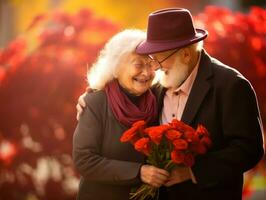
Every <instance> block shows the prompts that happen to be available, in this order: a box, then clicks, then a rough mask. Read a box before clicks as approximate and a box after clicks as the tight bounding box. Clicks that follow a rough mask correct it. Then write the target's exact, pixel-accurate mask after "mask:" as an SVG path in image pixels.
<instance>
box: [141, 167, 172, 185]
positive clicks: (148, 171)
mask: <svg viewBox="0 0 266 200" xmlns="http://www.w3.org/2000/svg"><path fill="white" fill-rule="evenodd" d="M140 178H141V181H142V182H144V183H147V184H149V185H151V186H153V187H156V188H159V187H161V186H162V185H163V184H164V183H165V182H166V181H167V180H168V178H169V173H168V172H167V171H166V170H164V169H160V168H157V167H154V166H152V165H142V166H141V168H140Z"/></svg>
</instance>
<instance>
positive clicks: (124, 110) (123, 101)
mask: <svg viewBox="0 0 266 200" xmlns="http://www.w3.org/2000/svg"><path fill="white" fill-rule="evenodd" d="M105 93H106V95H107V100H108V103H109V105H110V107H111V109H112V111H113V114H114V116H115V118H116V119H117V120H118V121H119V122H120V123H122V124H124V125H125V126H127V127H130V126H131V125H132V124H133V123H134V122H136V121H138V120H145V121H146V122H147V123H148V124H149V123H152V122H154V121H155V120H156V118H157V115H158V111H157V109H158V107H157V102H156V98H155V96H154V95H153V93H152V92H151V90H150V89H149V90H148V91H147V92H145V93H144V94H143V95H141V99H140V101H139V104H138V106H137V105H135V104H134V103H133V102H132V101H131V100H130V99H129V98H128V97H127V95H126V94H125V93H124V92H123V91H122V90H121V88H120V87H119V83H118V81H117V80H113V81H111V82H110V83H108V84H107V85H106V86H105Z"/></svg>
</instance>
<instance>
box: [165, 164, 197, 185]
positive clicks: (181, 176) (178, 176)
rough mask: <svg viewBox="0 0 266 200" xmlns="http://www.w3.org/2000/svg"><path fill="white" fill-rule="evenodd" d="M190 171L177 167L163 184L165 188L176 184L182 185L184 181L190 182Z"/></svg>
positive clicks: (186, 168)
mask: <svg viewBox="0 0 266 200" xmlns="http://www.w3.org/2000/svg"><path fill="white" fill-rule="evenodd" d="M191 178H192V177H191V171H190V168H188V167H177V168H176V169H174V170H173V171H172V172H171V175H170V177H169V179H168V181H167V182H166V183H165V184H164V185H165V186H166V187H169V186H172V185H174V184H177V183H182V182H184V181H187V180H190V179H191Z"/></svg>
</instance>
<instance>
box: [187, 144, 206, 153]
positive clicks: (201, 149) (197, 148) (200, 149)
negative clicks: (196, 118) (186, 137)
mask: <svg viewBox="0 0 266 200" xmlns="http://www.w3.org/2000/svg"><path fill="white" fill-rule="evenodd" d="M190 150H191V151H192V152H193V153H194V154H204V153H206V151H207V148H206V147H205V145H204V144H202V143H195V144H191V146H190Z"/></svg>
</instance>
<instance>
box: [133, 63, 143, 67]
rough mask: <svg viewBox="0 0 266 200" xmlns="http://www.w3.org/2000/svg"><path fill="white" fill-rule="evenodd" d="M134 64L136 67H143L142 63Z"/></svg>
mask: <svg viewBox="0 0 266 200" xmlns="http://www.w3.org/2000/svg"><path fill="white" fill-rule="evenodd" d="M134 65H135V66H136V67H142V66H143V64H142V63H134Z"/></svg>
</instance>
